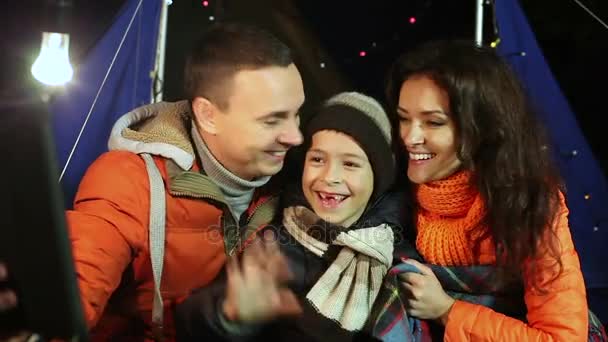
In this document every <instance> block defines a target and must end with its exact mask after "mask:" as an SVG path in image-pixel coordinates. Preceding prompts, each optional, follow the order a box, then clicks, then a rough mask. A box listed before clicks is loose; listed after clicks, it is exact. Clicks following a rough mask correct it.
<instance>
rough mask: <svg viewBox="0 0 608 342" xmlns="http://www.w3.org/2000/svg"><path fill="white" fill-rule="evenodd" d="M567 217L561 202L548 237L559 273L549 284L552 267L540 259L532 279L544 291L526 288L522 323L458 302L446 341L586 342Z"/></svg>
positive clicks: (579, 281)
mask: <svg viewBox="0 0 608 342" xmlns="http://www.w3.org/2000/svg"><path fill="white" fill-rule="evenodd" d="M567 216H568V209H567V207H566V205H565V203H564V199H563V197H562V203H561V210H560V212H559V217H558V220H556V226H555V229H554V230H553V232H554V233H555V236H557V238H558V241H559V243H560V247H561V249H560V252H561V261H562V265H563V269H562V272H561V273H560V274H559V276H558V277H557V278H555V279H554V280H553V281H551V279H553V275H554V274H555V273H554V272H555V269H556V268H555V267H556V262H555V260H554V259H552V258H550V257H541V258H540V260H539V262H538V273H537V276H539V277H540V278H539V279H541V280H540V282H539V284H541V285H542V287H543V288H544V289H546V292H545V293H539V292H538V291H537V290H533V289H531V288H526V289H525V294H524V300H525V303H526V307H527V323H524V322H522V321H519V320H517V319H514V318H510V317H507V316H505V315H502V314H500V313H497V312H495V311H493V310H491V309H489V308H486V307H484V306H481V305H476V304H471V303H467V302H463V301H457V302H456V303H455V304H454V306H453V307H452V310H451V311H450V313H449V315H448V320H447V324H446V329H445V335H444V337H445V340H446V341H517V342H525V341H568V342H570V341H573V342H574V341H587V334H588V319H589V318H588V308H587V299H586V293H585V284H584V281H583V275H582V272H581V269H580V262H579V259H578V254H577V253H576V250H575V249H574V244H573V242H572V237H571V235H570V228H569V227H568V218H567ZM541 255H542V254H541Z"/></svg>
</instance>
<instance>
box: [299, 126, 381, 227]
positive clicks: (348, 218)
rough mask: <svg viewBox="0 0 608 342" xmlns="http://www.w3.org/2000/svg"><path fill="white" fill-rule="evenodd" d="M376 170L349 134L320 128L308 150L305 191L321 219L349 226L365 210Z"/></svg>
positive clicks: (304, 176)
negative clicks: (374, 170)
mask: <svg viewBox="0 0 608 342" xmlns="http://www.w3.org/2000/svg"><path fill="white" fill-rule="evenodd" d="M373 190H374V173H373V171H372V167H371V164H370V162H369V160H368V158H367V155H366V154H365V152H364V151H363V150H362V149H361V147H360V146H359V145H358V144H357V143H356V142H355V140H353V139H352V138H351V137H350V136H348V135H346V134H343V133H338V132H335V131H329V130H324V131H319V132H317V133H315V134H314V135H313V136H312V143H311V146H310V148H309V149H308V151H307V153H306V161H305V164H304V173H303V175H302V191H303V192H304V197H306V200H307V201H308V203H309V204H310V206H311V207H312V209H313V210H314V212H315V213H316V214H317V215H319V217H321V218H322V219H324V220H325V221H327V222H330V223H333V224H338V225H341V226H343V227H349V226H350V225H352V224H353V223H355V222H356V221H357V220H358V219H359V218H360V217H361V215H362V214H363V212H364V211H365V208H366V207H367V203H368V202H369V199H370V197H371V195H372V192H373Z"/></svg>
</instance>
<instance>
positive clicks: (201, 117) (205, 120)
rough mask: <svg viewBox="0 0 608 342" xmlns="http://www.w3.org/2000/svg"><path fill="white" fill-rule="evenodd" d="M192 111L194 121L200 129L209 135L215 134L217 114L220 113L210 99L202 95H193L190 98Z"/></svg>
mask: <svg viewBox="0 0 608 342" xmlns="http://www.w3.org/2000/svg"><path fill="white" fill-rule="evenodd" d="M192 112H193V113H194V121H195V122H196V125H197V127H198V128H199V129H200V130H203V131H205V132H207V133H209V134H211V135H215V134H217V130H218V127H217V115H218V114H220V113H219V110H218V109H217V107H216V106H215V105H214V104H213V103H211V101H209V100H208V99H206V98H204V97H200V96H199V97H195V98H194V100H192Z"/></svg>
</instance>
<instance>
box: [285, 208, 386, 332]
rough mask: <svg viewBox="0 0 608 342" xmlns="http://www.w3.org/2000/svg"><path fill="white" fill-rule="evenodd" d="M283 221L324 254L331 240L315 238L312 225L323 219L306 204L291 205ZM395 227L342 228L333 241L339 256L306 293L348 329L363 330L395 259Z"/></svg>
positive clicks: (291, 231) (307, 245)
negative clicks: (324, 240)
mask: <svg viewBox="0 0 608 342" xmlns="http://www.w3.org/2000/svg"><path fill="white" fill-rule="evenodd" d="M283 214H284V216H283V217H284V218H283V225H284V226H285V228H286V229H287V231H288V232H289V234H291V235H292V236H293V237H294V238H295V239H296V240H297V241H298V242H299V243H300V244H302V245H303V246H304V247H305V248H307V249H308V250H310V251H311V252H312V253H314V254H316V255H318V256H323V254H324V253H325V252H326V251H327V249H328V248H329V246H330V245H329V244H327V243H325V242H323V241H319V240H318V239H315V238H314V237H313V236H312V235H313V234H310V233H311V229H310V228H311V227H313V226H315V225H316V227H319V224H322V223H324V222H323V221H322V220H321V219H320V218H319V217H318V216H317V215H316V214H314V213H313V212H312V211H310V210H309V209H308V208H305V207H301V206H298V207H289V208H286V209H285V210H284V212H283ZM393 241H394V235H393V231H392V229H391V228H390V227H389V226H388V225H386V224H381V225H379V226H376V227H369V228H360V229H356V230H346V229H344V231H341V232H340V233H339V234H338V235H337V237H336V238H335V239H334V241H333V242H331V244H332V245H337V246H341V249H340V252H339V253H338V256H337V257H336V259H335V260H334V261H333V263H332V264H331V265H330V266H329V268H328V269H327V270H326V271H325V273H324V274H323V275H322V276H321V277H320V278H319V280H318V281H317V282H316V283H315V285H314V286H313V287H312V289H311V290H310V291H309V292H308V294H307V295H306V299H307V300H308V301H309V302H310V303H311V304H312V305H313V307H314V308H315V309H317V311H319V313H321V314H322V315H323V316H325V317H327V318H330V319H332V320H334V321H336V322H338V323H339V324H340V325H341V326H342V327H343V328H344V329H346V330H349V331H355V330H361V329H362V328H363V326H364V324H365V322H366V320H367V318H368V316H369V313H370V311H371V309H372V305H373V304H374V301H375V299H376V296H377V295H378V292H379V291H380V287H381V285H382V279H383V278H384V276H385V275H386V272H387V270H388V268H389V267H390V266H391V264H392V260H393Z"/></svg>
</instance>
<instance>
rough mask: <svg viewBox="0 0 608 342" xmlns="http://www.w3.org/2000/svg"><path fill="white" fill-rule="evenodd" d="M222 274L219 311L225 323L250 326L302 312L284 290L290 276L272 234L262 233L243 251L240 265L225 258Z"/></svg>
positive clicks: (289, 291)
mask: <svg viewBox="0 0 608 342" xmlns="http://www.w3.org/2000/svg"><path fill="white" fill-rule="evenodd" d="M226 271H227V277H228V286H227V290H226V299H225V300H224V303H223V311H224V315H225V316H226V318H228V319H229V320H235V321H241V322H250V323H254V322H263V321H269V320H272V319H274V318H276V317H279V316H284V315H296V314H299V313H301V312H302V308H301V307H300V304H299V303H298V300H297V298H296V296H295V295H294V293H293V292H292V291H291V290H290V289H289V288H287V287H286V282H287V281H288V280H289V279H290V278H291V277H292V275H291V273H290V271H289V268H288V265H287V260H286V259H285V256H283V254H281V252H280V250H279V246H278V245H277V242H276V240H275V238H274V234H273V233H272V232H270V231H266V232H265V234H264V238H263V239H260V238H257V239H256V241H254V242H253V243H252V244H251V245H250V246H248V247H247V248H246V249H245V251H244V252H243V257H242V261H241V264H240V265H239V262H238V260H237V259H236V257H231V258H230V259H228V261H227V264H226Z"/></svg>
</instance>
